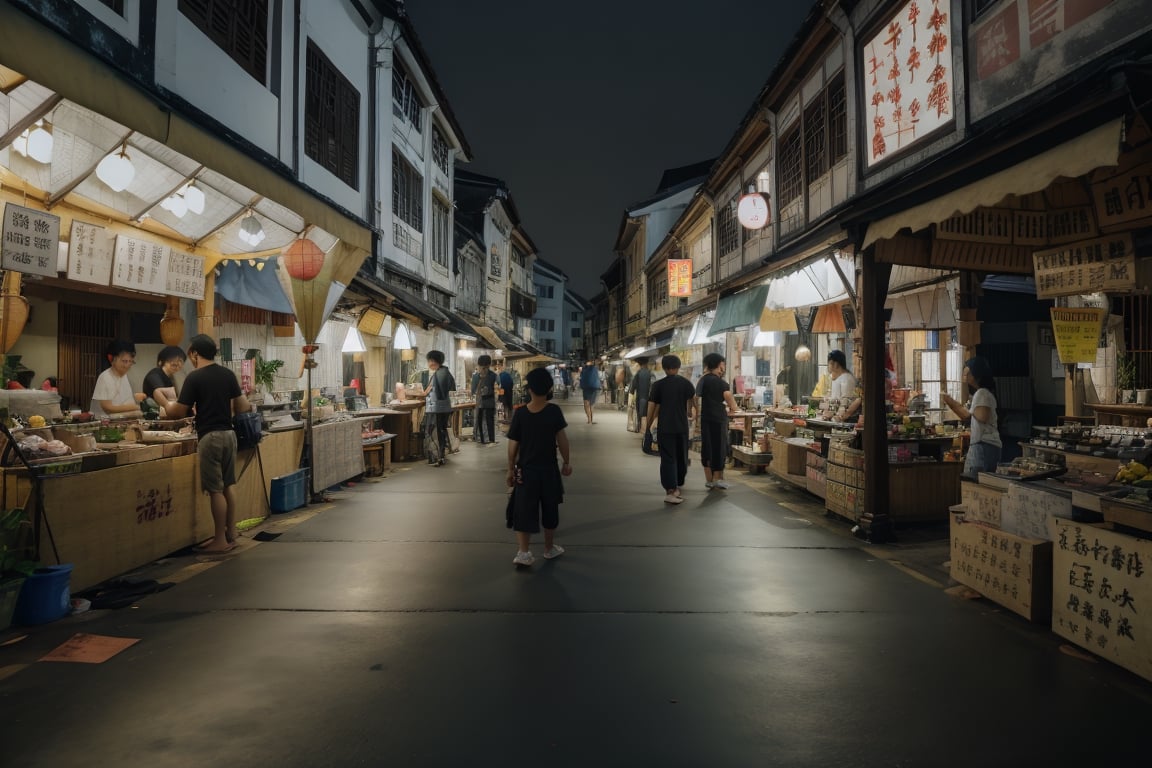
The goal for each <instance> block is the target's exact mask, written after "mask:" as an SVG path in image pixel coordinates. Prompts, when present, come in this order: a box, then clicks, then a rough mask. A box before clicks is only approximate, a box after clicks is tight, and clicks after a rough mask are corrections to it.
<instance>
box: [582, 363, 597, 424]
mask: <svg viewBox="0 0 1152 768" xmlns="http://www.w3.org/2000/svg"><path fill="white" fill-rule="evenodd" d="M580 389H581V390H582V391H583V394H584V417H585V418H586V419H588V423H589V424H593V423H595V422H593V421H592V410H593V409H594V408H595V407H596V400H597V398H599V397H600V369H599V368H597V367H596V361H595V360H589V361H588V362H587V363H585V364H584V367H583V368H581V369H580Z"/></svg>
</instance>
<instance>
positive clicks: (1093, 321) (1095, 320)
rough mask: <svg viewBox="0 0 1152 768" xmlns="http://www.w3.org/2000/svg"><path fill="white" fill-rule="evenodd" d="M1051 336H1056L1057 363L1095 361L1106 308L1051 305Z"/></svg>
mask: <svg viewBox="0 0 1152 768" xmlns="http://www.w3.org/2000/svg"><path fill="white" fill-rule="evenodd" d="M1051 312H1052V335H1053V336H1055V337H1056V350H1057V352H1059V353H1060V362H1061V363H1063V364H1064V365H1069V364H1070V363H1094V362H1096V348H1097V347H1098V346H1100V329H1101V328H1102V327H1103V325H1104V318H1105V316H1106V315H1107V314H1108V311H1107V310H1105V309H1095V308H1090V307H1081V308H1078V309H1070V308H1059V307H1053V308H1052V310H1051Z"/></svg>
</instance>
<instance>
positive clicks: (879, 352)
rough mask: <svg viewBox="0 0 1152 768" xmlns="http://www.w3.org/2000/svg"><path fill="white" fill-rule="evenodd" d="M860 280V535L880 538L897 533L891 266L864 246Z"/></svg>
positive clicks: (876, 541)
mask: <svg viewBox="0 0 1152 768" xmlns="http://www.w3.org/2000/svg"><path fill="white" fill-rule="evenodd" d="M862 269H863V271H862V274H861V282H860V314H861V320H860V326H861V337H862V339H863V355H864V371H863V381H864V402H863V408H864V435H863V443H864V444H863V448H864V488H865V489H866V490H865V493H864V514H863V515H861V516H860V518H859V521H858V525H857V527H856V535H858V536H860V537H862V538H866V539H868V540H869V541H872V542H875V543H882V542H885V541H891V540H892V539H893V538H895V536H894V534H893V531H892V519H891V518H890V517H889V515H888V500H889V498H890V495H889V489H888V421H887V417H886V412H887V408H886V406H885V403H884V302H885V301H886V300H887V298H888V278H889V277H890V276H891V274H892V265H891V264H887V263H882V262H878V261H876V249H875V247H871V248H868V249H867V250H865V251H864V254H863V258H862Z"/></svg>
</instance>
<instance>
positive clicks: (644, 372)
mask: <svg viewBox="0 0 1152 768" xmlns="http://www.w3.org/2000/svg"><path fill="white" fill-rule="evenodd" d="M636 365H637V366H639V367H638V368H637V369H636V374H635V375H634V376H633V377H632V383H631V384H629V385H628V392H629V394H632V393H634V394H635V395H636V431H637V432H639V433H641V434H643V433H644V431H645V430H646V429H647V426H648V421H647V419H648V393H649V392H651V391H652V369H651V368H649V367H648V358H646V357H638V358H636Z"/></svg>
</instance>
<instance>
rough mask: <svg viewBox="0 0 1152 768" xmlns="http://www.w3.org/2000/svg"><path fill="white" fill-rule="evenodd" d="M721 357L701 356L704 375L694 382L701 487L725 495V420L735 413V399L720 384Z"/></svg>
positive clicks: (726, 385) (722, 357)
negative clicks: (697, 406)
mask: <svg viewBox="0 0 1152 768" xmlns="http://www.w3.org/2000/svg"><path fill="white" fill-rule="evenodd" d="M724 371H725V362H724V356H723V355H720V354H718V353H716V352H710V353H709V354H707V355H704V375H703V376H701V377H700V381H698V382H696V397H697V398H698V399H699V400H700V463H701V464H703V465H704V487H705V488H707V489H708V490H712V489H714V488H716V489H719V490H722V491H725V490H727V489H728V488H730V487H731V486H729V485H728V483H727V481H725V480H724V465H725V464H727V463H728V417H729V416H730V415H731V414H733V413H735V412H736V411H737V410H738V409H737V408H736V398H734V397H732V389H731V388H730V387H729V386H728V382H726V381H724Z"/></svg>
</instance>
